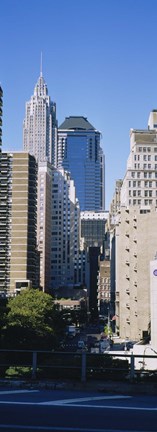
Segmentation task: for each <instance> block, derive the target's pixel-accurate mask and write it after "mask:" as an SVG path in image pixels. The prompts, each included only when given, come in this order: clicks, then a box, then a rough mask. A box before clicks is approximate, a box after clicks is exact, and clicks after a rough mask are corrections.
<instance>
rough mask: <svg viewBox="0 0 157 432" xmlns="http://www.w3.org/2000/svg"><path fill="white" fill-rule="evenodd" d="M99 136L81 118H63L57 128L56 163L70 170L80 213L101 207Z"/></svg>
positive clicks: (101, 171)
mask: <svg viewBox="0 0 157 432" xmlns="http://www.w3.org/2000/svg"><path fill="white" fill-rule="evenodd" d="M100 139H101V133H100V132H99V131H97V130H96V129H95V128H94V127H93V126H92V125H91V124H90V123H89V122H88V120H87V118H85V117H66V119H65V121H64V122H63V123H62V124H61V125H60V126H59V128H58V150H57V164H58V167H61V166H63V167H64V169H65V170H67V171H70V173H71V177H72V179H73V180H74V182H75V187H76V195H77V198H78V200H79V203H80V209H81V211H85V210H93V211H101V210H104V208H105V175H104V170H105V168H104V165H105V163H104V154H103V151H102V148H101V146H100Z"/></svg>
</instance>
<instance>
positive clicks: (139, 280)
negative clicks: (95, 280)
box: [116, 206, 157, 340]
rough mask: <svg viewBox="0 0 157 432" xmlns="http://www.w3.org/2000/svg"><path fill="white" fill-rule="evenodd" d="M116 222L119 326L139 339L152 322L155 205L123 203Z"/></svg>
mask: <svg viewBox="0 0 157 432" xmlns="http://www.w3.org/2000/svg"><path fill="white" fill-rule="evenodd" d="M117 219H118V220H117V225H116V315H117V319H116V326H117V331H119V333H120V336H121V337H123V338H125V337H128V338H131V339H133V340H134V339H135V340H138V339H139V338H141V337H142V336H143V335H145V334H146V333H145V332H147V331H148V325H149V323H150V261H151V260H152V259H153V258H154V256H155V253H156V250H157V230H156V228H155V227H156V226H157V211H156V208H152V209H151V211H150V210H149V209H147V210H146V209H142V208H137V207H135V208H134V207H133V206H132V207H129V208H128V207H121V210H120V213H119V215H118V218H117Z"/></svg>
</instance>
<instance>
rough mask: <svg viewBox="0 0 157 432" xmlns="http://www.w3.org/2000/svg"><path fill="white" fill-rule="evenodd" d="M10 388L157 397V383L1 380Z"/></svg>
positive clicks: (1, 383)
mask: <svg viewBox="0 0 157 432" xmlns="http://www.w3.org/2000/svg"><path fill="white" fill-rule="evenodd" d="M4 387H9V388H13V389H17V388H18V389H19V388H20V389H31V390H32V389H39V390H69V391H72V390H75V391H76V390H78V391H85V392H90V391H91V392H101V393H110V394H113V393H114V394H125V395H126V394H127V395H139V394H141V395H157V382H154V383H148V382H140V383H139V382H138V383H137V382H134V383H131V382H124V381H98V380H96V381H94V380H93V381H87V382H84V383H81V382H78V381H70V380H68V381H66V380H65V381H59V380H58V381H57V380H56V381H55V380H53V381H51V380H47V381H46V380H44V381H34V380H30V381H24V380H23V381H22V380H0V388H4Z"/></svg>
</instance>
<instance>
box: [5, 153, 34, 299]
mask: <svg viewBox="0 0 157 432" xmlns="http://www.w3.org/2000/svg"><path fill="white" fill-rule="evenodd" d="M0 183H1V188H0V222H1V223H0V291H1V294H3V293H4V294H5V293H8V292H9V294H11V293H12V294H13V293H15V291H16V288H18V289H19V288H20V287H21V286H28V285H30V284H31V285H32V286H33V287H34V288H37V287H38V286H39V285H38V284H39V278H38V275H39V263H38V253H37V241H36V234H37V225H36V223H37V166H36V162H35V158H34V157H33V156H31V155H29V154H28V153H25V152H13V153H2V156H1V171H0Z"/></svg>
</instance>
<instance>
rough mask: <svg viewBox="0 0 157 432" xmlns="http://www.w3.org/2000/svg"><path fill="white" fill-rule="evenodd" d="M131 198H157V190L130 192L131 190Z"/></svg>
mask: <svg viewBox="0 0 157 432" xmlns="http://www.w3.org/2000/svg"><path fill="white" fill-rule="evenodd" d="M153 192H154V194H153ZM129 196H133V197H136V196H144V197H153V196H156V197H157V190H155V191H152V190H144V191H141V190H140V189H139V190H130V189H129Z"/></svg>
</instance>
